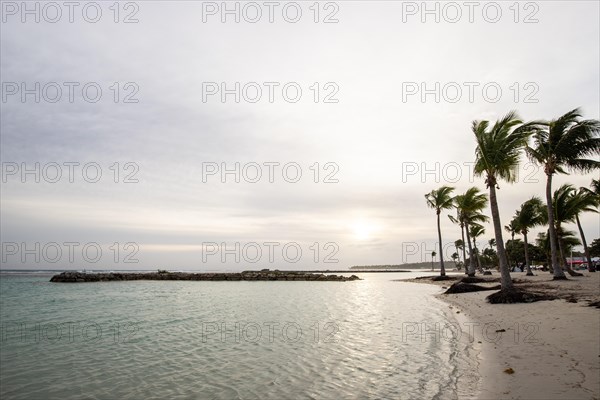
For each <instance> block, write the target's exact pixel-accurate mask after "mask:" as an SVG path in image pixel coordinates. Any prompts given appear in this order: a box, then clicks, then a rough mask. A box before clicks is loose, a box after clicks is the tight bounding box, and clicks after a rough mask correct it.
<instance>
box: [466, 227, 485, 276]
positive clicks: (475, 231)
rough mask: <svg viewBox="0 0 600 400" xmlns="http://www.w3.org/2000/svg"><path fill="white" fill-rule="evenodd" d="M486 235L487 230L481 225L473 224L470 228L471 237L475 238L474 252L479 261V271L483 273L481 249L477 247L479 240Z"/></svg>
mask: <svg viewBox="0 0 600 400" xmlns="http://www.w3.org/2000/svg"><path fill="white" fill-rule="evenodd" d="M484 233H485V228H484V227H483V225H480V224H472V225H471V226H470V227H469V235H471V237H472V238H473V252H474V253H475V257H476V259H477V268H478V269H479V271H480V272H481V271H483V265H482V264H481V257H480V255H479V248H478V247H477V238H478V237H479V236H481V235H483V234H484Z"/></svg>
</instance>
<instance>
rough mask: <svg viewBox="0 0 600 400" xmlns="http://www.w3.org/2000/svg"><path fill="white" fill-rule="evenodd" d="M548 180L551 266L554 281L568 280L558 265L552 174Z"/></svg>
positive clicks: (547, 195) (547, 204)
mask: <svg viewBox="0 0 600 400" xmlns="http://www.w3.org/2000/svg"><path fill="white" fill-rule="evenodd" d="M547 176H548V179H547V180H546V206H547V208H548V240H550V260H549V264H550V265H551V269H552V270H553V271H554V279H567V277H566V276H565V273H564V272H563V270H562V268H561V267H560V265H558V249H557V246H556V229H555V227H554V206H553V204H552V174H550V173H548V174H547Z"/></svg>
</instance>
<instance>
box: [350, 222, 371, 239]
mask: <svg viewBox="0 0 600 400" xmlns="http://www.w3.org/2000/svg"><path fill="white" fill-rule="evenodd" d="M351 229H352V233H353V235H354V239H356V240H369V239H370V238H371V236H372V235H373V233H374V231H375V226H374V225H373V224H372V223H370V222H369V221H365V220H357V221H354V222H353V223H352V225H351Z"/></svg>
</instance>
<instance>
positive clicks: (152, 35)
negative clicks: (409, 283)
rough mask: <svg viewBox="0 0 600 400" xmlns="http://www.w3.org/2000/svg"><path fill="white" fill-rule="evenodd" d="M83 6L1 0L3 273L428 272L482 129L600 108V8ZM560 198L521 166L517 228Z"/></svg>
mask: <svg viewBox="0 0 600 400" xmlns="http://www.w3.org/2000/svg"><path fill="white" fill-rule="evenodd" d="M73 4H74V5H72V6H68V5H65V4H64V3H63V2H50V3H47V2H26V3H22V2H11V1H2V3H1V12H2V24H1V32H0V33H1V38H0V46H1V49H0V55H1V61H0V73H1V81H2V99H1V103H0V110H1V121H0V128H1V150H0V158H1V162H2V191H1V194H0V201H1V206H2V207H1V215H0V216H1V221H0V233H1V236H2V262H1V264H0V267H1V268H4V269H21V268H22V269H83V268H85V269H156V268H165V269H170V270H201V271H237V270H245V269H258V268H272V269H273V268H278V269H282V270H285V269H288V270H289V269H346V268H348V267H350V266H353V265H374V264H402V263H405V262H419V261H430V260H431V251H433V250H437V245H436V243H437V230H436V216H435V212H434V211H433V210H431V209H428V208H427V207H426V204H425V198H424V195H425V193H428V192H430V191H431V190H432V189H435V188H438V187H440V186H442V185H451V186H454V187H455V188H456V193H457V194H458V193H462V192H464V191H465V190H466V189H467V188H469V187H471V186H477V187H479V188H481V189H482V190H484V191H485V190H486V188H485V184H484V181H483V179H484V178H482V177H476V176H473V173H472V166H473V162H474V159H475V154H474V152H475V141H474V136H473V134H472V132H471V122H472V121H473V120H491V121H494V120H496V119H498V118H500V117H502V116H503V115H504V114H506V113H507V112H508V111H510V110H513V109H515V110H517V111H518V112H519V115H520V116H521V118H522V119H523V120H525V121H529V120H537V119H552V118H556V117H558V116H560V115H562V114H564V113H566V112H567V111H570V110H572V109H574V108H576V107H581V110H582V112H583V115H584V118H586V119H598V118H599V117H600V101H599V100H600V90H599V89H600V80H599V71H600V65H599V64H600V54H599V52H600V43H599V42H600V9H599V3H598V2H597V1H569V2H567V1H537V2H473V3H469V2H427V3H426V4H425V3H423V2H402V1H397V2H394V1H337V2H313V1H310V2H302V1H299V2H272V3H268V2H235V1H230V2H226V3H223V2H200V1H168V2H167V1H135V2H119V3H114V2H103V1H97V2H85V1H84V2H75V3H73ZM236 19H237V20H236ZM598 175H599V174H598V172H595V173H593V174H587V175H581V174H572V175H567V176H565V175H561V176H558V177H555V180H554V187H555V188H557V187H558V186H559V185H561V184H563V183H572V184H573V185H575V186H576V187H579V186H588V185H589V183H590V181H591V179H592V178H598ZM544 188H545V175H544V173H543V170H542V169H541V168H540V167H539V166H537V165H534V164H532V163H531V162H529V161H528V160H527V159H526V158H525V157H524V158H523V160H522V163H521V166H520V174H519V178H518V179H517V182H516V183H513V184H508V183H505V182H500V190H499V191H498V200H499V208H500V215H501V220H502V224H503V225H506V224H507V223H508V222H509V220H510V218H511V216H512V215H513V214H514V212H515V210H516V209H517V208H518V207H519V205H520V204H521V203H523V202H524V201H526V200H527V199H529V198H530V197H531V196H533V195H537V196H541V197H543V196H544ZM486 212H487V213H488V214H489V210H486ZM452 213H453V212H452V211H448V212H445V213H443V214H442V222H441V228H442V235H443V239H442V242H443V243H444V246H445V247H444V248H445V250H444V254H445V256H446V257H449V256H450V254H452V253H453V252H454V251H455V249H454V246H453V243H454V241H455V240H456V239H459V238H460V230H459V228H458V227H457V226H456V225H453V224H452V223H451V222H450V220H449V219H448V218H447V215H448V214H452ZM581 220H582V224H583V228H584V231H585V233H586V235H587V239H588V242H591V241H592V240H593V239H594V238H598V237H600V217H599V216H598V214H586V215H584V216H583V217H582V219H581ZM568 228H569V229H571V230H574V231H576V230H577V228H576V226H575V225H569V226H568ZM541 230H542V229H539V230H534V232H533V233H532V234H531V237H535V234H536V233H537V232H538V231H541ZM503 234H504V238H505V240H506V239H508V238H509V237H508V235H507V233H506V232H504V233H503ZM493 236H494V233H493V228H492V226H491V225H489V224H488V225H486V233H485V235H484V236H483V237H482V238H481V245H482V246H484V243H486V242H487V241H488V240H489V239H490V238H492V237H493ZM530 240H531V239H530Z"/></svg>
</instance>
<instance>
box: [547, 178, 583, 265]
mask: <svg viewBox="0 0 600 400" xmlns="http://www.w3.org/2000/svg"><path fill="white" fill-rule="evenodd" d="M575 192H576V190H575V188H574V187H573V185H569V184H565V185H562V186H561V187H559V188H558V189H556V190H555V191H554V197H553V199H552V208H553V209H554V230H555V231H556V243H557V245H558V246H557V247H558V251H559V256H560V258H559V262H560V264H561V265H562V266H563V267H564V269H566V271H567V272H568V273H569V275H571V276H581V275H582V274H580V273H579V272H575V271H573V269H572V268H571V267H570V266H569V264H568V263H567V262H566V256H567V250H566V246H565V243H566V242H565V239H564V238H565V237H566V236H567V235H566V233H565V232H566V231H565V229H564V227H563V224H568V223H572V222H575V218H576V216H577V214H578V213H579V212H581V209H580V208H579V201H580V200H579V198H577V197H576V196H575Z"/></svg>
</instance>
